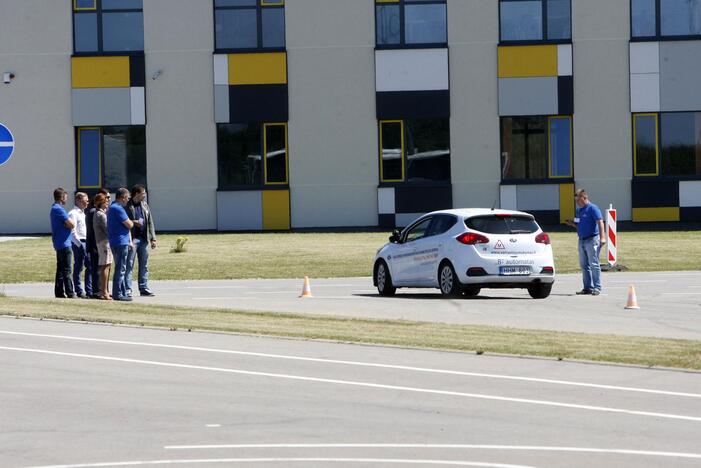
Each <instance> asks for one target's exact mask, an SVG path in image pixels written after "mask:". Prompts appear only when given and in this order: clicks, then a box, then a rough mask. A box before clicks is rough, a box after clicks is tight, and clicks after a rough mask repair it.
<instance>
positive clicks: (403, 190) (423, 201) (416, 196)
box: [394, 185, 453, 213]
mask: <svg viewBox="0 0 701 468" xmlns="http://www.w3.org/2000/svg"><path fill="white" fill-rule="evenodd" d="M394 204H395V207H396V210H397V213H428V212H429V211H436V210H446V209H449V208H452V207H453V187H452V186H451V185H437V186H436V185H433V186H431V185H429V186H422V185H413V186H397V187H395V189H394Z"/></svg>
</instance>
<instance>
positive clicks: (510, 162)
mask: <svg viewBox="0 0 701 468" xmlns="http://www.w3.org/2000/svg"><path fill="white" fill-rule="evenodd" d="M545 127H546V118H545V117H540V116H534V117H504V118H502V122H501V147H502V150H501V151H502V153H501V167H502V179H504V180H509V179H545V178H547V177H548V164H547V159H548V158H547V154H546V144H547V142H546V136H545Z"/></svg>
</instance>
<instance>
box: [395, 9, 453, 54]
mask: <svg viewBox="0 0 701 468" xmlns="http://www.w3.org/2000/svg"><path fill="white" fill-rule="evenodd" d="M446 20H447V18H446V6H445V4H425V5H406V6H405V7H404V34H405V38H406V43H407V44H439V43H445V42H447V41H448V39H447V27H446Z"/></svg>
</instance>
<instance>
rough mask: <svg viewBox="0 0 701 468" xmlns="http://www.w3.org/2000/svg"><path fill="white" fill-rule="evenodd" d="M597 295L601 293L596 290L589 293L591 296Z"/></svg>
mask: <svg viewBox="0 0 701 468" xmlns="http://www.w3.org/2000/svg"><path fill="white" fill-rule="evenodd" d="M599 294H601V291H599V290H598V289H595V290H593V291H592V292H591V295H592V296H598V295H599Z"/></svg>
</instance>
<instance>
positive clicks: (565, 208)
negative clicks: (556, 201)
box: [560, 184, 574, 224]
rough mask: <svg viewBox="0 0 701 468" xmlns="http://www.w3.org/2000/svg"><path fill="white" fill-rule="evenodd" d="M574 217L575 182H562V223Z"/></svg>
mask: <svg viewBox="0 0 701 468" xmlns="http://www.w3.org/2000/svg"><path fill="white" fill-rule="evenodd" d="M566 219H574V184H560V223H561V224H564V223H565V220H566Z"/></svg>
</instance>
